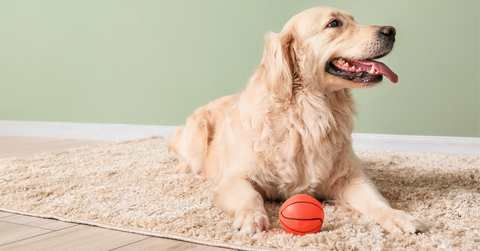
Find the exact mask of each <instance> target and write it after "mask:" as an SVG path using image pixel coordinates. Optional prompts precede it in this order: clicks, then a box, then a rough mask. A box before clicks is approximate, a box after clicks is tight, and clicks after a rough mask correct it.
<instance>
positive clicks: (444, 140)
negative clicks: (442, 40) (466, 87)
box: [0, 120, 480, 155]
mask: <svg viewBox="0 0 480 251" xmlns="http://www.w3.org/2000/svg"><path fill="white" fill-rule="evenodd" d="M176 128H177V127H176V126H153V125H125V124H94V123H67V122H38V121H11V120H0V135H4V136H28V137H51V138H71V139H94V140H111V141H123V140H133V139H139V138H146V137H149V136H151V135H162V136H163V137H165V138H172V136H173V133H174V132H175V129H176ZM352 137H353V147H354V148H355V149H363V150H392V151H403V152H434V153H449V154H464V155H479V154H480V138H467V137H437V136H409V135H387V134H364V133H354V134H352Z"/></svg>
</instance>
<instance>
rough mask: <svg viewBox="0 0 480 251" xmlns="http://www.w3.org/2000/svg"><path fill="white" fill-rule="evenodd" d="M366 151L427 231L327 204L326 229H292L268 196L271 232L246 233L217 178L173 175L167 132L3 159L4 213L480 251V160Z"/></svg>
mask: <svg viewBox="0 0 480 251" xmlns="http://www.w3.org/2000/svg"><path fill="white" fill-rule="evenodd" d="M357 153H358V155H359V156H360V158H361V159H362V160H363V161H364V162H365V164H366V170H365V171H366V173H367V175H368V176H369V177H370V178H371V179H372V180H373V183H375V184H376V186H377V187H378V189H379V191H380V192H381V193H382V194H383V195H384V196H385V197H386V198H387V200H388V201H390V203H391V204H392V206H393V207H394V208H397V209H403V210H405V211H407V212H409V213H411V214H413V215H414V216H416V217H419V218H422V219H425V220H427V221H429V223H430V225H431V229H430V230H429V231H428V232H427V233H423V234H416V235H411V234H397V235H395V234H389V233H387V232H386V231H385V230H383V229H382V228H381V227H380V226H379V225H378V224H375V223H374V222H373V221H371V220H369V219H366V218H364V217H362V216H361V215H358V214H357V213H355V212H352V211H348V210H347V209H344V208H342V207H341V206H339V205H336V204H334V203H331V202H327V201H322V204H323V205H324V209H325V222H324V225H323V227H322V231H321V232H319V233H317V234H310V235H305V236H301V237H300V236H292V235H290V234H287V233H286V232H285V231H284V230H283V229H282V228H281V226H280V224H279V222H278V218H277V217H278V210H279V208H280V206H281V204H280V203H275V202H267V203H266V210H267V213H268V214H269V216H270V221H271V223H272V229H271V230H270V231H268V232H263V233H260V234H255V235H253V236H247V235H244V234H243V233H241V232H239V231H234V230H232V229H231V224H232V219H231V218H229V217H228V216H227V215H226V214H224V213H222V212H221V211H220V210H219V209H217V208H216V207H215V205H214V204H212V202H211V196H210V193H209V190H210V189H211V188H212V187H213V185H214V184H212V183H211V182H208V181H204V180H202V179H200V178H198V177H196V176H194V175H184V174H174V173H173V172H172V168H173V167H174V165H175V162H176V157H175V156H174V155H173V154H168V152H167V149H166V140H165V139H163V138H161V137H150V138H147V139H141V140H136V141H126V142H120V143H113V144H108V145H99V146H88V147H82V148H75V149H70V150H66V151H63V152H56V153H46V154H41V155H36V156H33V157H28V158H10V159H0V210H1V211H6V212H14V213H20V214H25V215H33V216H38V217H46V218H53V219H58V220H62V221H68V222H77V223H83V224H89V225H94V226H100V227H105V228H110V229H117V230H122V231H127V232H132V233H141V234H146V235H151V236H158V237H166V238H171V239H177V240H184V241H189V242H194V243H202V244H207V245H212V246H220V247H229V248H235V249H241V250H270V249H284V250H302V249H305V250H310V249H321V250H475V249H477V250H478V249H480V211H479V208H480V157H479V156H460V155H446V154H428V153H403V152H391V151H357Z"/></svg>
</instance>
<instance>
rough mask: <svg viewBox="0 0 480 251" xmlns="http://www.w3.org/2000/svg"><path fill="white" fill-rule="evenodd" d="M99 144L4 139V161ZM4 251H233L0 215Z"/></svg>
mask: <svg viewBox="0 0 480 251" xmlns="http://www.w3.org/2000/svg"><path fill="white" fill-rule="evenodd" d="M103 143H109V142H108V141H98V140H79V139H54V138H34V137H16V136H0V158H8V157H25V156H31V155H35V154H38V153H44V152H52V151H61V150H65V149H68V148H72V147H79V146H87V145H96V144H103ZM0 250H2V251H3V250H29V251H30V250H172V251H174V250H192V251H200V250H205V251H206V250H212V251H220V250H231V249H225V248H217V247H211V246H204V245H199V244H193V243H189V242H183V241H176V240H170V239H164V238H156V237H149V236H145V235H138V234H130V233H125V232H121V231H114V230H108V229H103V228H98V227H92V226H87V225H79V224H72V223H66V222H61V221H57V220H50V219H42V218H36V217H28V216H22V215H17V214H11V213H5V212H0Z"/></svg>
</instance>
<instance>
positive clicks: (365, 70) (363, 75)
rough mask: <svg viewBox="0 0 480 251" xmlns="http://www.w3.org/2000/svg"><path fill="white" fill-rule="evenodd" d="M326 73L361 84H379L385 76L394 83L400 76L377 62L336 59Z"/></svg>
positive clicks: (328, 65) (329, 64)
mask: <svg viewBox="0 0 480 251" xmlns="http://www.w3.org/2000/svg"><path fill="white" fill-rule="evenodd" d="M326 71H327V72H328V73H330V74H332V75H334V76H337V77H340V78H344V79H347V80H351V81H356V82H360V83H367V82H368V83H377V82H380V81H382V78H383V75H385V76H386V77H387V78H388V79H390V81H392V82H393V83H397V82H398V76H397V74H395V73H394V72H393V71H392V70H390V68H388V66H386V65H385V64H384V63H381V62H378V61H375V60H354V59H348V58H334V59H332V60H331V61H330V62H329V63H328V64H327V65H326Z"/></svg>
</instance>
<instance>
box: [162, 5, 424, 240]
mask: <svg viewBox="0 0 480 251" xmlns="http://www.w3.org/2000/svg"><path fill="white" fill-rule="evenodd" d="M395 35H396V31H395V28H393V27H391V26H360V25H358V24H357V23H356V22H355V21H354V19H353V16H352V15H350V14H348V13H345V12H342V11H339V10H336V9H333V8H329V7H315V8H311V9H308V10H305V11H303V12H301V13H299V14H297V15H295V16H294V17H293V18H292V19H290V20H289V21H288V22H287V24H286V25H285V26H284V28H283V30H282V31H281V32H280V33H278V34H276V33H270V34H268V35H267V36H266V38H265V49H264V53H263V59H262V61H261V65H260V66H259V67H258V68H257V69H256V71H255V72H254V74H253V76H252V77H251V79H250V80H249V83H248V85H247V87H246V89H245V90H244V91H243V92H242V93H239V94H236V95H231V96H226V97H222V98H219V99H217V100H215V101H212V102H210V103H209V104H207V105H206V106H203V107H200V108H198V109H197V110H196V111H195V112H194V114H193V115H191V116H190V117H189V118H188V119H187V122H186V126H184V127H180V128H179V129H177V131H176V132H175V134H174V136H173V138H172V140H171V141H169V144H168V147H169V149H170V150H172V151H173V152H174V153H175V154H176V155H177V156H178V160H179V161H178V164H177V166H176V167H175V171H176V172H177V173H193V174H198V175H201V176H203V177H204V178H205V179H207V180H211V181H213V182H215V183H216V186H215V187H214V189H213V191H212V192H213V201H214V203H215V204H216V205H217V206H218V207H219V208H220V209H221V210H222V211H224V212H226V213H228V214H229V215H230V216H231V217H233V228H234V229H238V230H241V231H242V232H244V233H247V234H250V235H252V234H255V233H259V232H262V231H267V230H269V227H270V223H269V219H268V216H267V214H266V212H265V207H264V201H265V200H285V199H287V198H289V197H290V196H292V195H295V194H300V193H302V194H308V195H311V196H313V197H315V198H317V199H321V200H334V201H339V202H341V203H344V204H346V205H348V206H349V207H352V208H354V209H356V210H357V211H359V212H360V213H362V214H363V215H365V216H367V217H368V218H371V219H373V220H375V221H376V222H377V223H378V224H380V225H381V226H382V227H383V228H384V229H386V230H387V231H389V232H391V233H402V232H406V233H417V232H425V231H427V230H428V224H427V223H426V221H424V220H421V219H417V218H415V217H413V216H412V215H410V214H408V213H406V212H403V211H400V210H395V209H392V208H391V206H390V205H389V203H388V202H387V201H386V200H385V199H384V198H383V197H382V195H381V194H380V193H379V192H378V190H377V189H376V188H375V186H374V185H373V184H372V182H371V181H370V180H369V179H368V178H367V177H366V176H365V175H364V173H363V171H362V169H363V166H362V162H361V161H360V160H359V158H358V157H357V156H356V155H355V153H354V151H353V149H352V139H351V134H352V131H353V128H354V123H353V119H352V117H353V116H354V115H356V110H355V104H354V100H353V97H352V93H351V90H350V89H351V88H368V87H372V86H375V85H377V84H378V83H379V82H381V81H382V79H383V76H386V77H387V78H388V79H390V80H391V81H392V82H394V83H396V82H397V81H398V77H397V75H396V74H395V73H394V72H393V71H392V70H390V69H389V68H388V67H387V66H386V65H385V64H383V63H380V62H378V61H374V59H378V58H381V57H383V56H385V55H387V54H388V53H390V51H391V50H392V48H393V44H394V42H395Z"/></svg>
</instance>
